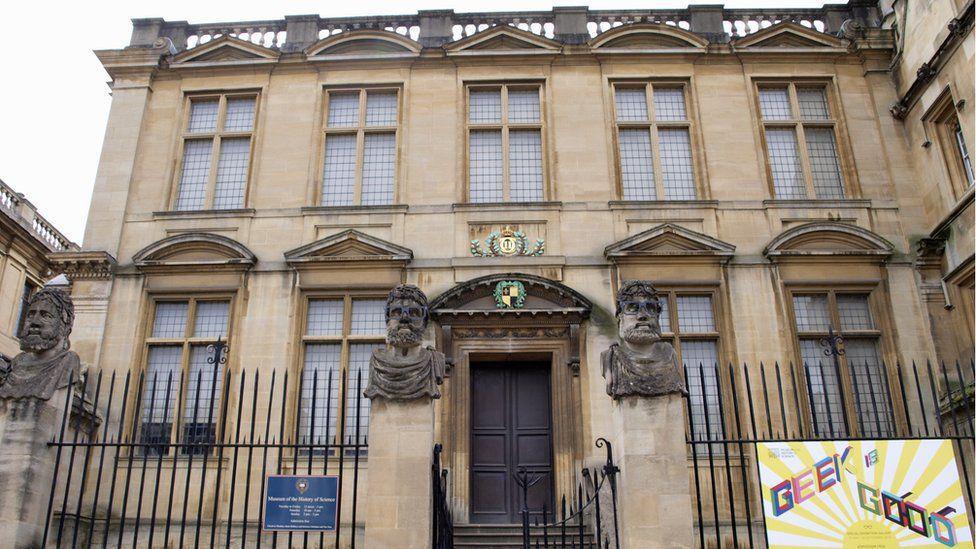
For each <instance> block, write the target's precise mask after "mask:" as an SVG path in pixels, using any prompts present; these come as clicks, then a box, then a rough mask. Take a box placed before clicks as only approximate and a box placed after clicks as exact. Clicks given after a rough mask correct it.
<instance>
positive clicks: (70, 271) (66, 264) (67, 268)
mask: <svg viewBox="0 0 976 549" xmlns="http://www.w3.org/2000/svg"><path fill="white" fill-rule="evenodd" d="M47 258H48V261H50V262H51V263H52V264H53V265H54V267H53V269H54V271H56V272H62V273H64V274H65V276H67V277H68V280H71V281H75V280H111V278H112V274H113V273H114V271H115V267H116V262H115V258H114V257H112V255H111V254H109V253H108V252H99V251H90V252H89V251H82V252H55V253H51V254H48V256H47Z"/></svg>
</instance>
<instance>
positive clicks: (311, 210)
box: [302, 204, 410, 215]
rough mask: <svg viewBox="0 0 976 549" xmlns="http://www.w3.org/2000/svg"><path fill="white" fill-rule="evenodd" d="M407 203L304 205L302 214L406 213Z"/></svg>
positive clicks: (408, 207)
mask: <svg viewBox="0 0 976 549" xmlns="http://www.w3.org/2000/svg"><path fill="white" fill-rule="evenodd" d="M409 209H410V206H408V205H406V204H380V205H375V206H304V207H302V215H327V214H357V213H370V214H376V213H406V212H407V210H409Z"/></svg>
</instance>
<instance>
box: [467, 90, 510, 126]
mask: <svg viewBox="0 0 976 549" xmlns="http://www.w3.org/2000/svg"><path fill="white" fill-rule="evenodd" d="M470 102H471V103H470V105H469V113H468V117H469V118H468V120H469V121H470V122H471V123H473V124H484V123H492V122H501V121H502V92H501V90H471V93H470Z"/></svg>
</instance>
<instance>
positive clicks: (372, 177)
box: [362, 133, 396, 205]
mask: <svg viewBox="0 0 976 549" xmlns="http://www.w3.org/2000/svg"><path fill="white" fill-rule="evenodd" d="M364 139H365V142H364V145H363V191H362V192H363V197H362V203H363V204H364V205H374V204H392V203H393V179H394V171H395V168H396V134H393V133H367V134H366V136H365V137H364Z"/></svg>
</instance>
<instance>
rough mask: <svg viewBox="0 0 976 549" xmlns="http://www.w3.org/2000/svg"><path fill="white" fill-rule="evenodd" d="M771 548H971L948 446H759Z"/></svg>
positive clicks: (906, 442) (877, 443)
mask: <svg viewBox="0 0 976 549" xmlns="http://www.w3.org/2000/svg"><path fill="white" fill-rule="evenodd" d="M756 451H757V455H758V458H759V473H760V481H761V487H762V501H763V513H764V516H765V520H766V534H767V539H768V543H769V547H770V549H794V548H797V549H798V548H801V547H803V548H805V547H842V548H851V549H867V548H871V549H887V548H898V547H939V548H942V547H959V548H972V547H973V539H972V535H971V533H970V525H969V515H968V514H967V509H966V504H965V500H964V499H963V491H962V486H961V484H960V481H959V471H958V469H957V465H956V459H955V455H954V451H953V446H952V442H951V441H949V440H884V441H880V440H879V441H870V440H869V441H846V440H840V441H815V442H814V441H808V442H760V443H757V445H756Z"/></svg>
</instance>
